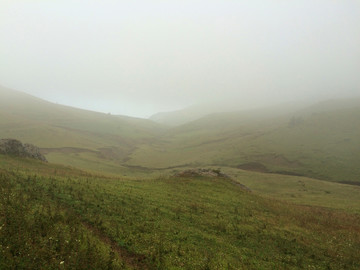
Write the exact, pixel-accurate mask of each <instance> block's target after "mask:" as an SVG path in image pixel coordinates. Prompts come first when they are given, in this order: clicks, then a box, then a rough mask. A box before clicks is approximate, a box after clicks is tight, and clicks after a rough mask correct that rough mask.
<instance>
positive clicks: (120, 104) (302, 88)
mask: <svg viewBox="0 0 360 270" xmlns="http://www.w3.org/2000/svg"><path fill="white" fill-rule="evenodd" d="M359 14H360V2H359V1H357V0H354V1H350V0H341V1H335V0H333V1H330V0H317V1H311V0H309V1H305V0H303V1H296V0H295V1H280V0H278V1H275V0H273V1H269V0H263V1H260V0H258V1H256V0H255V1H224V0H222V1H203V0H201V1H196V0H192V1H186V0H185V1H184V0H183V1H138V0H136V1H110V0H105V1H94V0H86V1H74V0H72V1H70V0H61V1H60V0H59V1H58V0H52V1H40V0H38V1H35V0H34V1H22V0H15V1H14V0H1V8H0V85H4V86H6V87H9V88H13V89H17V90H21V91H24V92H26V93H29V94H32V95H35V96H38V97H41V98H44V99H46V100H49V101H52V102H58V103H61V104H66V105H71V106H75V107H81V108H86V109H91V110H96V111H102V112H106V113H108V112H110V113H112V114H124V115H131V116H138V117H149V116H150V115H152V114H154V113H157V112H161V111H171V110H177V109H181V108H183V107H186V106H189V105H193V104H197V103H212V104H216V102H215V101H218V100H221V102H224V101H227V100H229V101H231V102H232V103H234V102H238V103H239V106H243V107H246V106H254V105H264V104H266V105H268V104H274V103H280V102H287V101H293V100H304V99H311V100H320V99H329V98H336V97H349V96H350V97H351V96H359V95H360V76H359V71H360V16H359ZM214 102H215V103H214ZM214 106H216V105H214Z"/></svg>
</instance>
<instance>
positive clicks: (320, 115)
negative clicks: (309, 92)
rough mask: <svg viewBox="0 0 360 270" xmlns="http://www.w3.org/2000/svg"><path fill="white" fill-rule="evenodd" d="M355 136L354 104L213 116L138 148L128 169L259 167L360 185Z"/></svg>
mask: <svg viewBox="0 0 360 270" xmlns="http://www.w3.org/2000/svg"><path fill="white" fill-rule="evenodd" d="M293 119H295V120H293ZM359 134H360V100H359V99H357V100H351V101H349V100H343V101H342V100H339V101H333V102H328V103H326V102H324V103H322V104H318V105H316V106H313V107H309V108H307V109H306V110H303V111H299V112H292V113H288V114H281V113H279V112H275V113H273V112H271V111H268V112H266V111H263V112H261V111H258V112H256V111H253V112H248V113H223V114H215V115H210V116H207V117H205V118H202V119H200V120H197V121H194V122H191V123H189V124H185V125H183V126H180V127H176V128H173V129H172V130H171V131H169V132H168V133H167V134H166V135H165V136H163V137H162V138H161V139H159V140H158V141H157V142H156V143H154V142H153V143H152V144H145V145H142V146H141V147H139V148H138V149H137V151H136V152H134V153H133V154H132V155H131V159H130V160H129V161H128V164H131V165H143V166H147V167H171V166H182V165H193V166H199V165H202V166H203V165H207V164H213V165H219V166H229V165H230V166H234V167H236V166H239V165H242V164H247V163H253V164H254V163H256V164H255V168H253V169H257V168H256V165H258V167H260V166H259V164H260V165H261V167H262V169H263V170H267V171H272V172H283V173H294V174H300V175H306V176H310V177H315V178H321V179H326V180H332V181H344V182H360V178H359V175H360V167H359V166H358V165H357V164H359V163H360V140H359Z"/></svg>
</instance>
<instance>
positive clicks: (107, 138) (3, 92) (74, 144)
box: [0, 87, 163, 168]
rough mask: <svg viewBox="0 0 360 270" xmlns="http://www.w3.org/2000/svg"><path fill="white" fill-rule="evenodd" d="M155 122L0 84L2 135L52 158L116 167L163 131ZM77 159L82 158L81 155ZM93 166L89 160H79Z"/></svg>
mask: <svg viewBox="0 0 360 270" xmlns="http://www.w3.org/2000/svg"><path fill="white" fill-rule="evenodd" d="M162 129H163V128H162V127H161V126H160V125H158V124H155V123H153V122H151V121H148V120H144V119H137V118H131V117H124V116H112V115H107V114H103V113H96V112H91V111H86V110H80V109H75V108H71V107H66V106H62V105H57V104H53V103H50V102H46V101H43V100H41V99H38V98H35V97H32V96H30V95H27V94H24V93H20V92H17V91H12V90H9V89H6V88H2V87H0V138H16V139H19V140H21V141H23V142H28V143H33V144H35V145H37V146H39V147H41V148H44V152H45V154H46V156H47V158H48V159H49V161H52V162H62V163H64V164H69V165H71V164H72V162H73V160H74V158H73V159H68V157H69V155H72V156H73V157H76V156H77V155H81V157H82V158H83V159H85V161H86V160H89V163H90V164H91V162H92V161H94V160H95V161H96V162H97V163H102V164H104V166H110V167H116V166H118V165H119V162H121V161H122V160H124V159H126V158H127V156H128V155H129V153H131V152H132V151H133V150H134V149H135V147H136V146H137V145H138V144H139V143H145V142H147V141H148V140H151V139H152V138H153V137H154V136H155V135H157V134H159V133H160V132H161V131H162ZM75 159H76V158H75ZM78 163H79V164H82V165H85V168H91V167H90V164H89V165H86V162H83V163H81V162H78Z"/></svg>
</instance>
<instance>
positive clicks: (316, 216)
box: [0, 157, 360, 269]
mask: <svg viewBox="0 0 360 270" xmlns="http://www.w3.org/2000/svg"><path fill="white" fill-rule="evenodd" d="M2 158H3V159H4V160H7V162H2V163H1V164H2V165H1V167H2V169H1V171H0V186H1V191H2V194H4V196H2V198H1V200H0V224H1V230H0V254H1V256H0V265H1V266H2V267H3V268H2V269H11V267H12V266H15V265H16V266H18V267H19V268H21V267H22V268H37V267H36V266H39V265H43V267H44V268H57V267H65V268H67V269H121V268H122V267H128V268H140V269H144V268H150V269H180V268H181V269H275V268H276V269H304V268H305V269H312V268H314V269H358V268H359V267H360V265H359V261H360V258H359V253H358V250H359V248H360V219H359V216H357V215H353V214H349V213H345V212H340V211H336V210H331V209H325V208H319V207H309V206H299V205H295V204H290V203H285V202H283V201H276V200H270V199H263V198H261V197H259V196H256V195H254V194H251V193H248V192H245V191H243V190H242V189H241V188H239V187H238V186H236V185H234V183H233V182H231V181H228V180H226V179H222V178H216V179H214V178H203V177H200V178H199V177H198V178H173V177H171V178H163V179H154V180H146V181H145V180H137V181H134V180H126V179H119V178H116V177H102V176H99V175H91V174H88V173H86V172H82V171H78V170H75V169H67V168H64V167H61V166H55V165H51V164H43V163H39V162H37V161H30V160H19V159H11V160H10V159H9V158H4V157H2ZM20 224H23V225H21V226H23V227H21V226H20ZM19 230H20V232H21V236H20V234H19V233H18V231H19ZM79 240H80V241H79ZM9 266H10V267H9Z"/></svg>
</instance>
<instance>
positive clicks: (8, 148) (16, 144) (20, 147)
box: [0, 139, 47, 162]
mask: <svg viewBox="0 0 360 270" xmlns="http://www.w3.org/2000/svg"><path fill="white" fill-rule="evenodd" d="M0 154H4V155H12V156H18V157H28V158H33V159H38V160H41V161H44V162H47V160H46V158H45V157H44V155H42V154H41V152H40V149H39V148H38V147H36V146H35V145H32V144H28V143H26V144H22V143H21V142H20V141H18V140H15V139H0Z"/></svg>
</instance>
